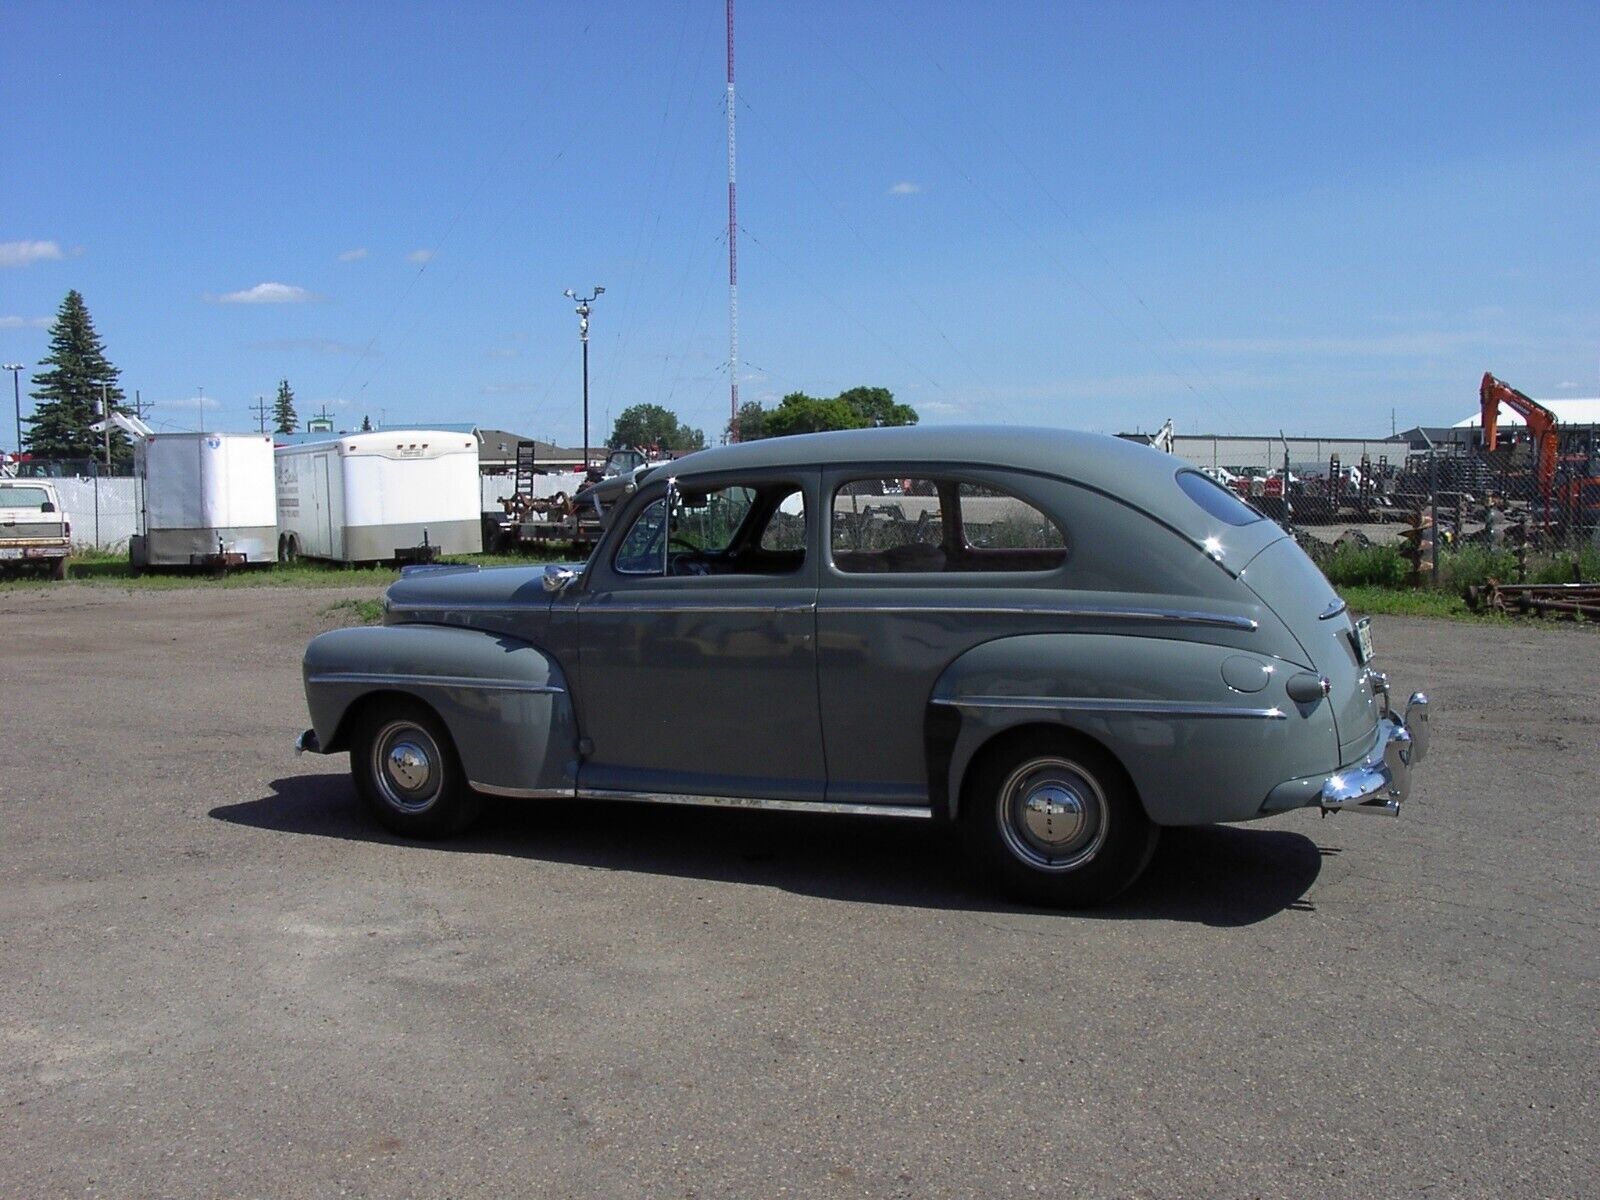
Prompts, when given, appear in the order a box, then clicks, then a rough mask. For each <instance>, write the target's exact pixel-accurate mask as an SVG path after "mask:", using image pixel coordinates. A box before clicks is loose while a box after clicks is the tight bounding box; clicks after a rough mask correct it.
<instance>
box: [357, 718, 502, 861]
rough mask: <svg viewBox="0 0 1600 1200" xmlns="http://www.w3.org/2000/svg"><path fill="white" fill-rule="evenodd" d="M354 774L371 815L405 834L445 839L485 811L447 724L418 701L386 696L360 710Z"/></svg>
mask: <svg viewBox="0 0 1600 1200" xmlns="http://www.w3.org/2000/svg"><path fill="white" fill-rule="evenodd" d="M350 773H351V775H352V776H353V777H354V779H355V784H356V791H357V792H359V793H360V795H361V798H362V800H363V801H365V802H366V805H367V807H368V808H370V809H371V810H372V813H373V815H374V816H376V817H377V818H378V820H379V821H381V822H382V823H383V825H384V826H385V827H386V828H388V829H390V830H392V831H393V832H395V833H398V834H401V835H403V836H405V837H420V838H437V837H446V836H448V835H450V834H452V833H457V832H459V831H460V830H462V829H465V828H466V827H467V826H468V825H470V824H471V823H472V822H473V821H474V820H475V819H476V818H477V816H478V815H479V813H480V811H481V809H482V800H481V798H480V797H479V796H478V794H477V793H476V792H474V791H473V790H472V789H471V788H470V787H468V786H467V780H466V775H465V774H464V773H463V772H462V770H461V761H460V759H459V758H458V757H457V756H456V751H455V746H454V744H453V743H452V742H451V740H450V733H449V731H448V730H447V729H445V727H444V722H442V721H440V720H439V718H438V716H437V715H435V714H434V713H433V712H432V711H431V710H429V709H428V708H427V707H426V706H424V705H422V704H420V703H418V702H416V701H412V700H400V699H390V700H382V701H379V702H377V703H375V704H373V705H371V706H370V707H369V708H367V710H366V711H365V712H363V713H362V714H361V717H360V720H359V722H358V724H357V727H356V731H355V736H354V738H353V739H352V740H351V745H350Z"/></svg>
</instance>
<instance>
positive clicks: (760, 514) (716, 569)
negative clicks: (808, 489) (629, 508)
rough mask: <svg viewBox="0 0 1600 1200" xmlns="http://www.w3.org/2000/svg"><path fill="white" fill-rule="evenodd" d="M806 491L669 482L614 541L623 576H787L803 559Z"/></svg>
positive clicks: (772, 486)
mask: <svg viewBox="0 0 1600 1200" xmlns="http://www.w3.org/2000/svg"><path fill="white" fill-rule="evenodd" d="M805 547H806V512H805V501H804V497H803V495H802V494H801V492H800V489H799V488H797V487H795V486H794V485H793V484H792V483H773V484H763V485H756V486H750V485H742V484H741V485H731V486H726V487H717V488H704V487H700V488H697V487H694V486H693V485H692V484H686V485H685V486H683V487H681V488H679V487H678V486H676V485H674V487H673V489H672V490H671V491H670V492H669V493H668V495H667V496H666V497H664V498H662V499H660V500H656V501H655V502H653V503H651V504H649V505H647V506H646V507H645V509H644V510H643V511H642V512H640V514H639V515H638V516H637V517H636V518H634V522H633V524H632V526H630V527H629V529H628V532H627V533H626V534H625V535H624V536H623V538H622V541H621V542H620V543H619V544H618V546H617V552H616V557H615V558H614V560H613V562H614V565H615V568H616V570H617V572H618V573H619V574H623V575H657V576H659V575H663V574H666V575H787V574H790V573H792V572H794V571H798V570H799V569H800V568H801V566H802V565H803V564H804V562H805Z"/></svg>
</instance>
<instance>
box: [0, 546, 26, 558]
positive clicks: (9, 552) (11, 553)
mask: <svg viewBox="0 0 1600 1200" xmlns="http://www.w3.org/2000/svg"><path fill="white" fill-rule="evenodd" d="M21 557H22V551H21V550H16V549H13V548H12V547H10V546H6V547H4V548H0V558H21Z"/></svg>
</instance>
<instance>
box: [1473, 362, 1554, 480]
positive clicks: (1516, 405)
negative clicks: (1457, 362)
mask: <svg viewBox="0 0 1600 1200" xmlns="http://www.w3.org/2000/svg"><path fill="white" fill-rule="evenodd" d="M1478 402H1479V405H1480V407H1481V410H1482V424H1483V448H1484V449H1485V450H1486V451H1488V452H1489V453H1491V454H1493V453H1494V452H1495V450H1496V449H1497V448H1498V447H1499V444H1500V406H1501V405H1502V404H1504V405H1505V406H1506V407H1507V408H1509V409H1510V410H1511V411H1512V412H1514V413H1516V414H1517V415H1518V416H1519V417H1521V418H1522V421H1523V424H1524V425H1525V426H1526V427H1527V430H1528V436H1529V437H1530V438H1531V439H1532V440H1533V444H1534V464H1535V465H1534V471H1535V476H1536V478H1537V479H1538V481H1539V495H1540V497H1541V498H1543V500H1544V502H1545V506H1546V509H1548V508H1549V505H1550V496H1551V492H1552V491H1553V490H1554V488H1555V481H1556V462H1557V460H1558V459H1559V457H1560V455H1561V441H1560V438H1559V436H1558V435H1557V432H1556V428H1557V422H1556V415H1555V413H1553V412H1551V411H1550V410H1549V409H1548V408H1546V407H1545V406H1544V405H1542V404H1540V403H1539V402H1538V401H1537V400H1535V399H1534V398H1533V397H1531V396H1529V395H1527V394H1526V393H1524V392H1519V391H1518V390H1517V389H1516V388H1514V387H1512V386H1511V385H1510V384H1509V383H1506V382H1504V381H1503V380H1499V379H1496V378H1495V377H1494V376H1493V375H1491V374H1490V373H1489V372H1487V371H1485V372H1484V373H1483V382H1482V383H1481V384H1480V385H1479V387H1478Z"/></svg>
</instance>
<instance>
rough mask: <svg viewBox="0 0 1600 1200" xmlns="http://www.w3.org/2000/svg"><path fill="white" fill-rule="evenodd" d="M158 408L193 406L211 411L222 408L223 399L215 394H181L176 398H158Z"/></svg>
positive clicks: (156, 405)
mask: <svg viewBox="0 0 1600 1200" xmlns="http://www.w3.org/2000/svg"><path fill="white" fill-rule="evenodd" d="M155 407H156V408H166V409H172V408H193V409H197V410H204V411H206V412H210V411H211V410H212V409H213V408H221V407H222V401H220V400H218V399H217V398H216V397H215V396H180V397H178V398H177V399H176V400H157V401H156V403H155Z"/></svg>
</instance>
